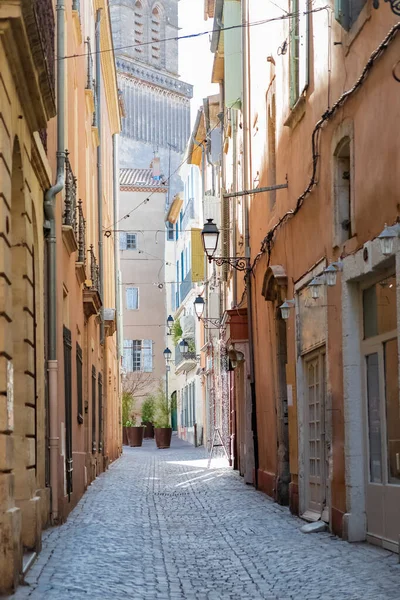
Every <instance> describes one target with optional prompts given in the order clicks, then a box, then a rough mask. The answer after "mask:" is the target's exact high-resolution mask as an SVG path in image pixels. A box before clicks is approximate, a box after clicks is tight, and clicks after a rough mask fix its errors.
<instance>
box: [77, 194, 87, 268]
mask: <svg viewBox="0 0 400 600" xmlns="http://www.w3.org/2000/svg"><path fill="white" fill-rule="evenodd" d="M76 235H77V238H78V258H77V262H79V263H82V264H83V265H85V264H86V221H85V217H84V216H83V209H82V200H78V228H77V232H76Z"/></svg>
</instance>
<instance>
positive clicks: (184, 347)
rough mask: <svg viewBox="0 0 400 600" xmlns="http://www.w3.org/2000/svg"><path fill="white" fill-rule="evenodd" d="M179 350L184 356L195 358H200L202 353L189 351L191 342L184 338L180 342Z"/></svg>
mask: <svg viewBox="0 0 400 600" xmlns="http://www.w3.org/2000/svg"><path fill="white" fill-rule="evenodd" d="M179 351H180V353H181V354H182V356H183V357H184V358H192V359H194V360H199V358H200V355H198V354H196V352H189V344H188V342H187V340H185V339H184V338H182V339H181V341H180V342H179Z"/></svg>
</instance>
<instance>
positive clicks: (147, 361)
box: [142, 340, 153, 373]
mask: <svg viewBox="0 0 400 600" xmlns="http://www.w3.org/2000/svg"><path fill="white" fill-rule="evenodd" d="M142 357H143V371H144V372H145V373H151V372H152V371H153V340H143V346H142Z"/></svg>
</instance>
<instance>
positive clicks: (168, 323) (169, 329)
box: [167, 315, 174, 335]
mask: <svg viewBox="0 0 400 600" xmlns="http://www.w3.org/2000/svg"><path fill="white" fill-rule="evenodd" d="M173 324H174V317H173V316H172V315H169V317H168V319H167V335H171V329H172V325H173Z"/></svg>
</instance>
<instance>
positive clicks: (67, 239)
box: [62, 225, 78, 256]
mask: <svg viewBox="0 0 400 600" xmlns="http://www.w3.org/2000/svg"><path fill="white" fill-rule="evenodd" d="M62 237H63V242H64V246H65V247H66V249H67V252H68V254H69V255H70V256H71V254H72V253H73V252H76V251H77V250H78V242H77V241H76V237H75V232H74V229H73V227H72V226H71V225H63V226H62Z"/></svg>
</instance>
